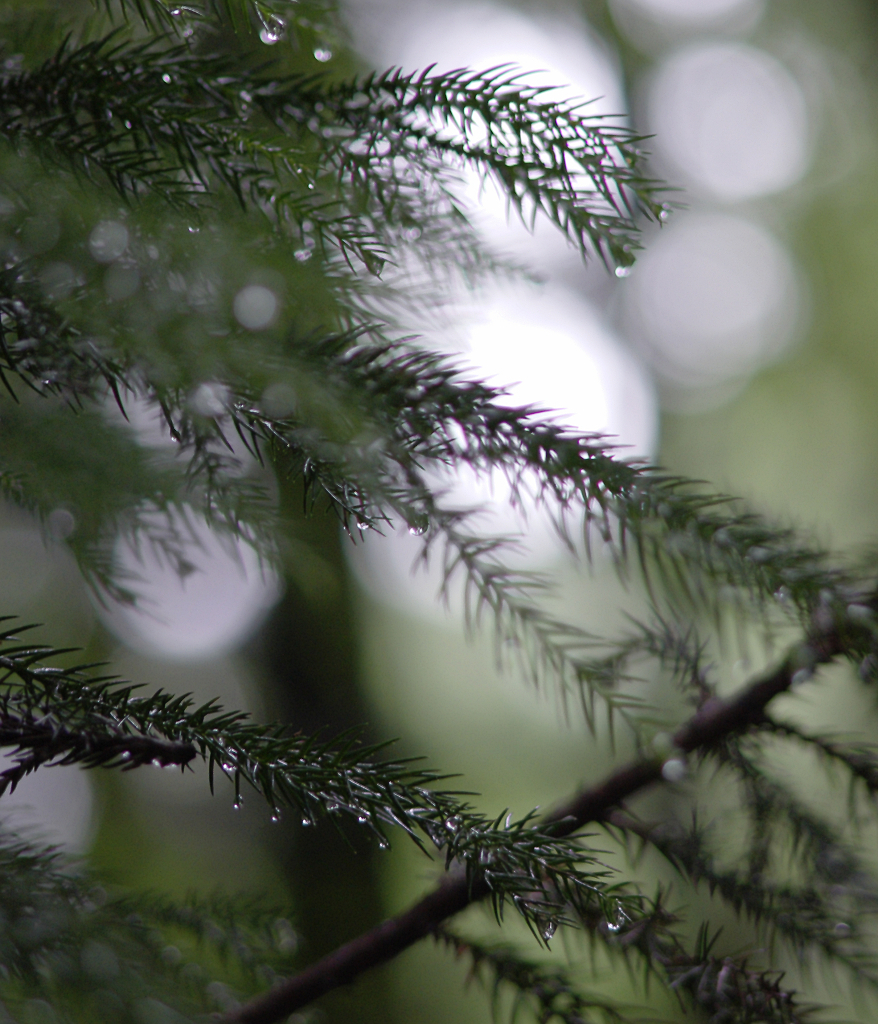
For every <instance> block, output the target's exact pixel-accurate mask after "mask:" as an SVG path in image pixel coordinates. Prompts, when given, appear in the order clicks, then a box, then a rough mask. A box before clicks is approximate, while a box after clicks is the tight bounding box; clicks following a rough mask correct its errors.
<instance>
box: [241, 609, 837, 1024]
mask: <svg viewBox="0 0 878 1024" xmlns="http://www.w3.org/2000/svg"><path fill="white" fill-rule="evenodd" d="M849 628H851V626H850V625H848V626H847V629H849ZM847 629H846V628H845V626H844V625H838V624H833V625H832V626H830V627H829V628H826V629H823V630H815V631H814V632H813V633H812V634H811V635H810V636H809V638H808V641H807V643H806V644H804V645H800V646H797V647H796V648H795V649H794V650H793V651H791V652H790V653H789V654H788V655H787V657H786V658H785V659H784V661H783V662H782V663H781V664H780V665H779V666H778V667H776V668H775V669H774V670H772V671H771V672H769V673H767V674H766V675H764V676H762V677H761V678H760V679H757V680H756V682H754V683H753V684H752V685H751V686H749V687H747V688H746V689H745V690H743V691H742V692H741V693H739V694H738V696H737V697H735V698H733V699H732V700H727V701H726V700H721V699H720V698H713V699H711V700H708V701H707V702H705V703H704V704H703V705H702V706H701V707H700V708H699V709H698V711H697V712H696V713H695V715H693V716H692V718H690V719H689V721H688V722H686V723H685V724H684V725H683V726H681V727H680V729H678V731H677V732H676V733H675V735H674V737H673V743H674V747H675V748H676V750H677V751H678V752H679V753H678V754H677V755H676V756H677V757H682V756H683V755H685V754H690V753H695V752H696V751H702V750H707V749H709V748H711V747H713V746H714V745H715V744H716V743H717V742H719V741H720V740H723V739H725V738H726V737H728V736H731V735H734V734H736V733H740V732H742V731H744V730H746V729H747V728H748V727H750V726H753V725H757V724H759V723H760V722H761V720H762V717H763V713H764V710H765V708H766V706H767V705H768V703H769V702H770V701H771V700H772V699H773V698H774V697H776V696H778V694H781V693H783V692H784V691H786V690H788V689H789V688H790V687H791V686H792V685H793V683H794V682H799V680H800V679H802V678H803V675H802V674H803V673H804V674H805V675H809V674H810V673H811V672H812V671H813V669H814V667H815V666H816V665H818V664H825V663H826V662H829V661H831V660H833V659H834V658H835V657H836V656H838V655H839V654H841V653H843V652H844V651H845V650H846V649H847V642H846V641H848V639H849V638H848V637H847V635H846V634H847ZM673 757H674V755H672V758H673ZM665 763H666V760H664V759H662V758H659V757H655V756H652V757H641V758H639V759H637V760H634V761H632V762H630V763H629V764H627V765H625V766H623V767H622V768H620V769H618V770H617V771H615V772H613V773H612V774H611V775H609V776H608V777H607V778H606V779H605V780H604V781H603V782H602V783H600V784H599V785H597V786H595V787H593V788H591V789H587V790H584V791H583V792H581V793H579V794H578V795H577V796H575V797H574V798H573V799H572V800H570V801H569V802H568V803H566V804H563V805H562V806H560V807H558V808H557V809H556V810H555V811H554V812H552V813H551V814H549V815H548V816H547V818H546V820H545V822H544V825H545V826H551V831H552V832H553V833H554V834H555V835H557V836H567V835H571V834H573V833H574V832H576V831H578V830H579V829H581V828H582V827H583V826H584V825H587V824H589V823H590V822H595V821H604V820H606V818H607V816H608V815H609V814H610V812H611V811H613V810H614V809H615V808H617V807H619V806H620V805H621V804H622V803H623V802H624V801H625V800H627V799H629V798H630V797H632V796H634V795H635V794H636V793H638V792H640V791H641V790H643V789H645V788H647V787H648V786H651V785H653V784H654V783H656V782H660V781H661V780H662V778H663V775H662V769H663V767H664V764H665ZM490 891H491V890H490V888H489V886H488V884H487V882H486V881H485V880H484V878H483V877H480V876H476V877H475V878H472V877H471V878H470V879H469V880H468V879H467V877H466V876H465V874H464V873H463V872H462V871H461V870H459V869H458V870H456V871H453V872H450V873H449V874H448V875H446V877H445V878H443V879H442V881H441V882H440V883H439V885H438V886H437V887H436V888H435V889H434V890H433V891H432V892H430V893H428V894H427V896H425V897H424V898H423V899H422V900H420V901H419V902H418V903H416V904H415V905H414V906H413V907H411V908H410V909H409V910H407V911H405V912H404V913H402V914H398V915H397V916H396V917H392V918H390V919H388V920H387V921H384V922H382V924H380V925H378V926H377V927H375V928H373V929H372V930H371V931H368V932H365V933H364V934H362V935H360V936H358V937H357V938H356V939H353V940H352V941H351V942H348V943H347V944H345V945H344V946H341V947H339V948H338V949H337V950H335V952H333V953H330V954H329V956H327V957H324V959H323V960H320V961H318V962H317V963H316V964H312V965H311V966H310V967H308V968H306V969H305V970H304V971H302V972H301V973H300V974H298V975H296V976H295V977H293V978H290V979H289V980H288V981H286V982H284V983H283V984H280V985H277V986H275V988H273V989H272V990H271V991H270V992H267V993H265V994H264V995H262V996H259V997H258V998H256V999H253V1000H251V1001H250V1002H248V1003H245V1004H244V1005H243V1006H242V1007H240V1008H239V1009H238V1010H236V1011H234V1012H233V1013H231V1014H229V1015H227V1016H226V1017H225V1018H224V1024H274V1022H275V1021H279V1020H282V1019H284V1018H285V1017H287V1016H288V1015H289V1014H291V1013H293V1012H295V1011H296V1010H299V1009H301V1008H302V1007H303V1006H307V1005H308V1004H309V1003H311V1002H313V1001H314V1000H315V999H317V998H319V997H320V996H322V995H325V994H326V993H327V992H330V991H332V990H333V989H336V988H339V987H340V986H341V985H345V984H348V983H350V982H352V981H353V980H354V979H355V978H357V977H358V976H359V975H360V974H362V973H363V972H365V971H367V970H369V969H371V968H373V967H377V966H378V965H379V964H383V963H386V962H387V961H389V960H392V959H393V958H394V957H395V956H397V955H398V954H399V953H401V952H403V950H405V949H407V948H408V947H409V946H411V945H414V943H416V942H418V941H419V940H420V939H423V938H425V937H426V936H428V935H430V934H433V933H434V932H435V931H436V929H437V928H438V927H439V925H441V924H442V922H443V921H446V920H448V918H450V917H453V916H454V915H455V914H458V913H460V911H462V910H464V909H465V908H466V907H468V906H469V905H470V904H471V903H474V902H476V901H479V900H482V899H484V898H485V897H487V896H488V895H489V894H490Z"/></svg>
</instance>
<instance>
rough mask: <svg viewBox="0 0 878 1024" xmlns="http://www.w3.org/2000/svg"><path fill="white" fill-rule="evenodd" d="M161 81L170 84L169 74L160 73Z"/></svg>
mask: <svg viewBox="0 0 878 1024" xmlns="http://www.w3.org/2000/svg"><path fill="white" fill-rule="evenodd" d="M162 81H163V82H164V83H165V85H170V84H171V76H170V75H169V74H164V75H162Z"/></svg>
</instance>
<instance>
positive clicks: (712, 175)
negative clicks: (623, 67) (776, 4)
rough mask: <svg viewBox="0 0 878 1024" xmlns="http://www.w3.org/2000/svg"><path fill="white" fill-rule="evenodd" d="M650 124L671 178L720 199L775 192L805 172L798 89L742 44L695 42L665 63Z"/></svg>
mask: <svg viewBox="0 0 878 1024" xmlns="http://www.w3.org/2000/svg"><path fill="white" fill-rule="evenodd" d="M647 121H648V127H649V131H650V133H654V135H655V140H654V142H653V147H654V149H655V152H656V153H657V154H658V156H659V157H660V158H661V159H662V161H663V163H664V164H665V166H666V167H667V169H668V171H669V173H670V176H671V177H674V176H676V175H682V176H683V178H684V179H685V181H686V184H688V185H689V186H690V187H691V188H695V189H698V190H701V191H702V192H706V193H707V194H709V195H710V196H712V197H713V198H716V199H719V200H721V201H722V202H737V201H740V200H744V199H753V198H756V197H759V196H766V195H771V194H772V193H775V192H779V191H781V190H783V189H785V188H788V187H789V186H791V185H793V184H795V183H796V182H797V181H798V180H799V179H800V178H801V177H802V175H803V174H804V173H805V171H806V170H807V167H808V162H809V158H810V140H809V131H808V119H807V111H806V106H805V100H804V98H803V96H802V92H801V90H800V89H799V87H798V85H797V84H796V82H795V80H794V79H793V77H792V76H791V75H790V73H789V72H788V71H787V70H786V69H785V68H784V67H783V65H782V64H781V63H780V62H779V61H777V60H775V59H774V58H773V57H772V56H770V55H769V54H767V53H765V52H763V51H761V50H758V49H756V48H754V47H752V46H746V45H744V44H742V43H733V42H709V43H698V44H693V45H691V46H688V47H685V48H684V49H682V50H678V51H677V52H676V53H674V54H672V55H671V56H670V57H669V58H667V59H666V60H665V61H664V62H663V63H662V64H661V65H660V66H659V68H658V70H657V72H656V74H655V77H654V79H653V82H652V86H651V88H650V90H649V98H648V109H647Z"/></svg>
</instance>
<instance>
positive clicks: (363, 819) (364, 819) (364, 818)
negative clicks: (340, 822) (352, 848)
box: [357, 814, 369, 825]
mask: <svg viewBox="0 0 878 1024" xmlns="http://www.w3.org/2000/svg"><path fill="white" fill-rule="evenodd" d="M368 820H369V818H368V816H367V815H365V814H361V815H359V817H358V818H357V821H358V822H359V823H360V824H361V825H365V824H366V822H367V821H368Z"/></svg>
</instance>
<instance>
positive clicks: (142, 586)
mask: <svg viewBox="0 0 878 1024" xmlns="http://www.w3.org/2000/svg"><path fill="white" fill-rule="evenodd" d="M177 526H178V529H179V533H180V535H181V536H182V537H184V538H186V540H185V544H186V554H187V558H188V559H189V560H190V561H191V562H192V564H193V565H194V566H195V568H194V570H193V571H192V572H190V573H188V574H187V575H185V576H180V575H179V574H178V573H177V571H176V570H175V568H174V567H173V566H172V565H171V564H169V562H168V561H167V559H166V558H164V557H163V556H162V554H161V553H160V552H159V551H158V550H157V549H156V548H155V547H154V546H152V545H150V544H148V543H143V544H141V545H139V547H138V548H137V549H135V547H134V546H133V545H132V544H131V542H130V541H129V540H128V539H126V538H120V539H119V541H118V542H117V545H116V557H117V559H118V562H119V566H120V568H121V570H122V571H123V572H124V573H127V574H130V577H131V579H132V584H131V585H132V589H133V590H134V591H135V592H136V593H137V595H138V601H137V603H136V604H135V605H133V606H130V605H123V604H113V605H111V606H109V607H107V608H104V607H102V606H98V614H99V615H100V616H101V618H102V619H103V621H104V623H105V624H106V625H107V626H108V627H109V628H110V629H111V630H112V631H113V632H114V633H115V634H116V635H117V636H118V637H119V638H120V639H121V640H123V641H124V642H125V643H126V644H127V645H128V646H129V647H131V648H132V649H133V650H135V651H139V652H141V653H143V654H147V655H153V656H159V657H165V658H172V659H177V660H185V659H197V658H205V657H219V656H221V655H223V654H226V653H227V652H229V651H232V650H234V649H235V648H236V647H239V646H240V645H241V644H242V643H243V642H244V641H245V640H246V639H247V638H248V637H249V636H250V635H251V634H252V633H253V632H254V631H255V630H256V629H257V628H258V626H259V625H260V623H261V622H262V621H263V619H264V617H265V615H266V614H267V613H268V611H269V609H270V608H271V607H272V606H273V605H274V603H275V602H276V601H277V600H278V598H279V597H280V594H281V584H280V581H279V580H278V578H277V576H276V575H275V574H274V573H273V572H272V570H271V568H270V567H269V566H267V565H266V564H265V563H264V562H262V561H261V560H260V558H259V556H258V554H257V553H256V551H255V550H254V549H253V548H252V547H251V546H250V545H249V544H247V543H246V542H244V541H242V540H239V539H235V538H232V537H228V536H221V535H220V534H219V533H217V532H216V531H214V530H211V529H210V527H209V526H208V524H207V523H206V522H205V521H204V520H203V519H202V518H201V517H200V516H197V515H195V514H193V513H190V514H189V515H187V517H186V519H185V522H184V521H183V520H182V519H181V520H180V521H179V522H178V524H177Z"/></svg>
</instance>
